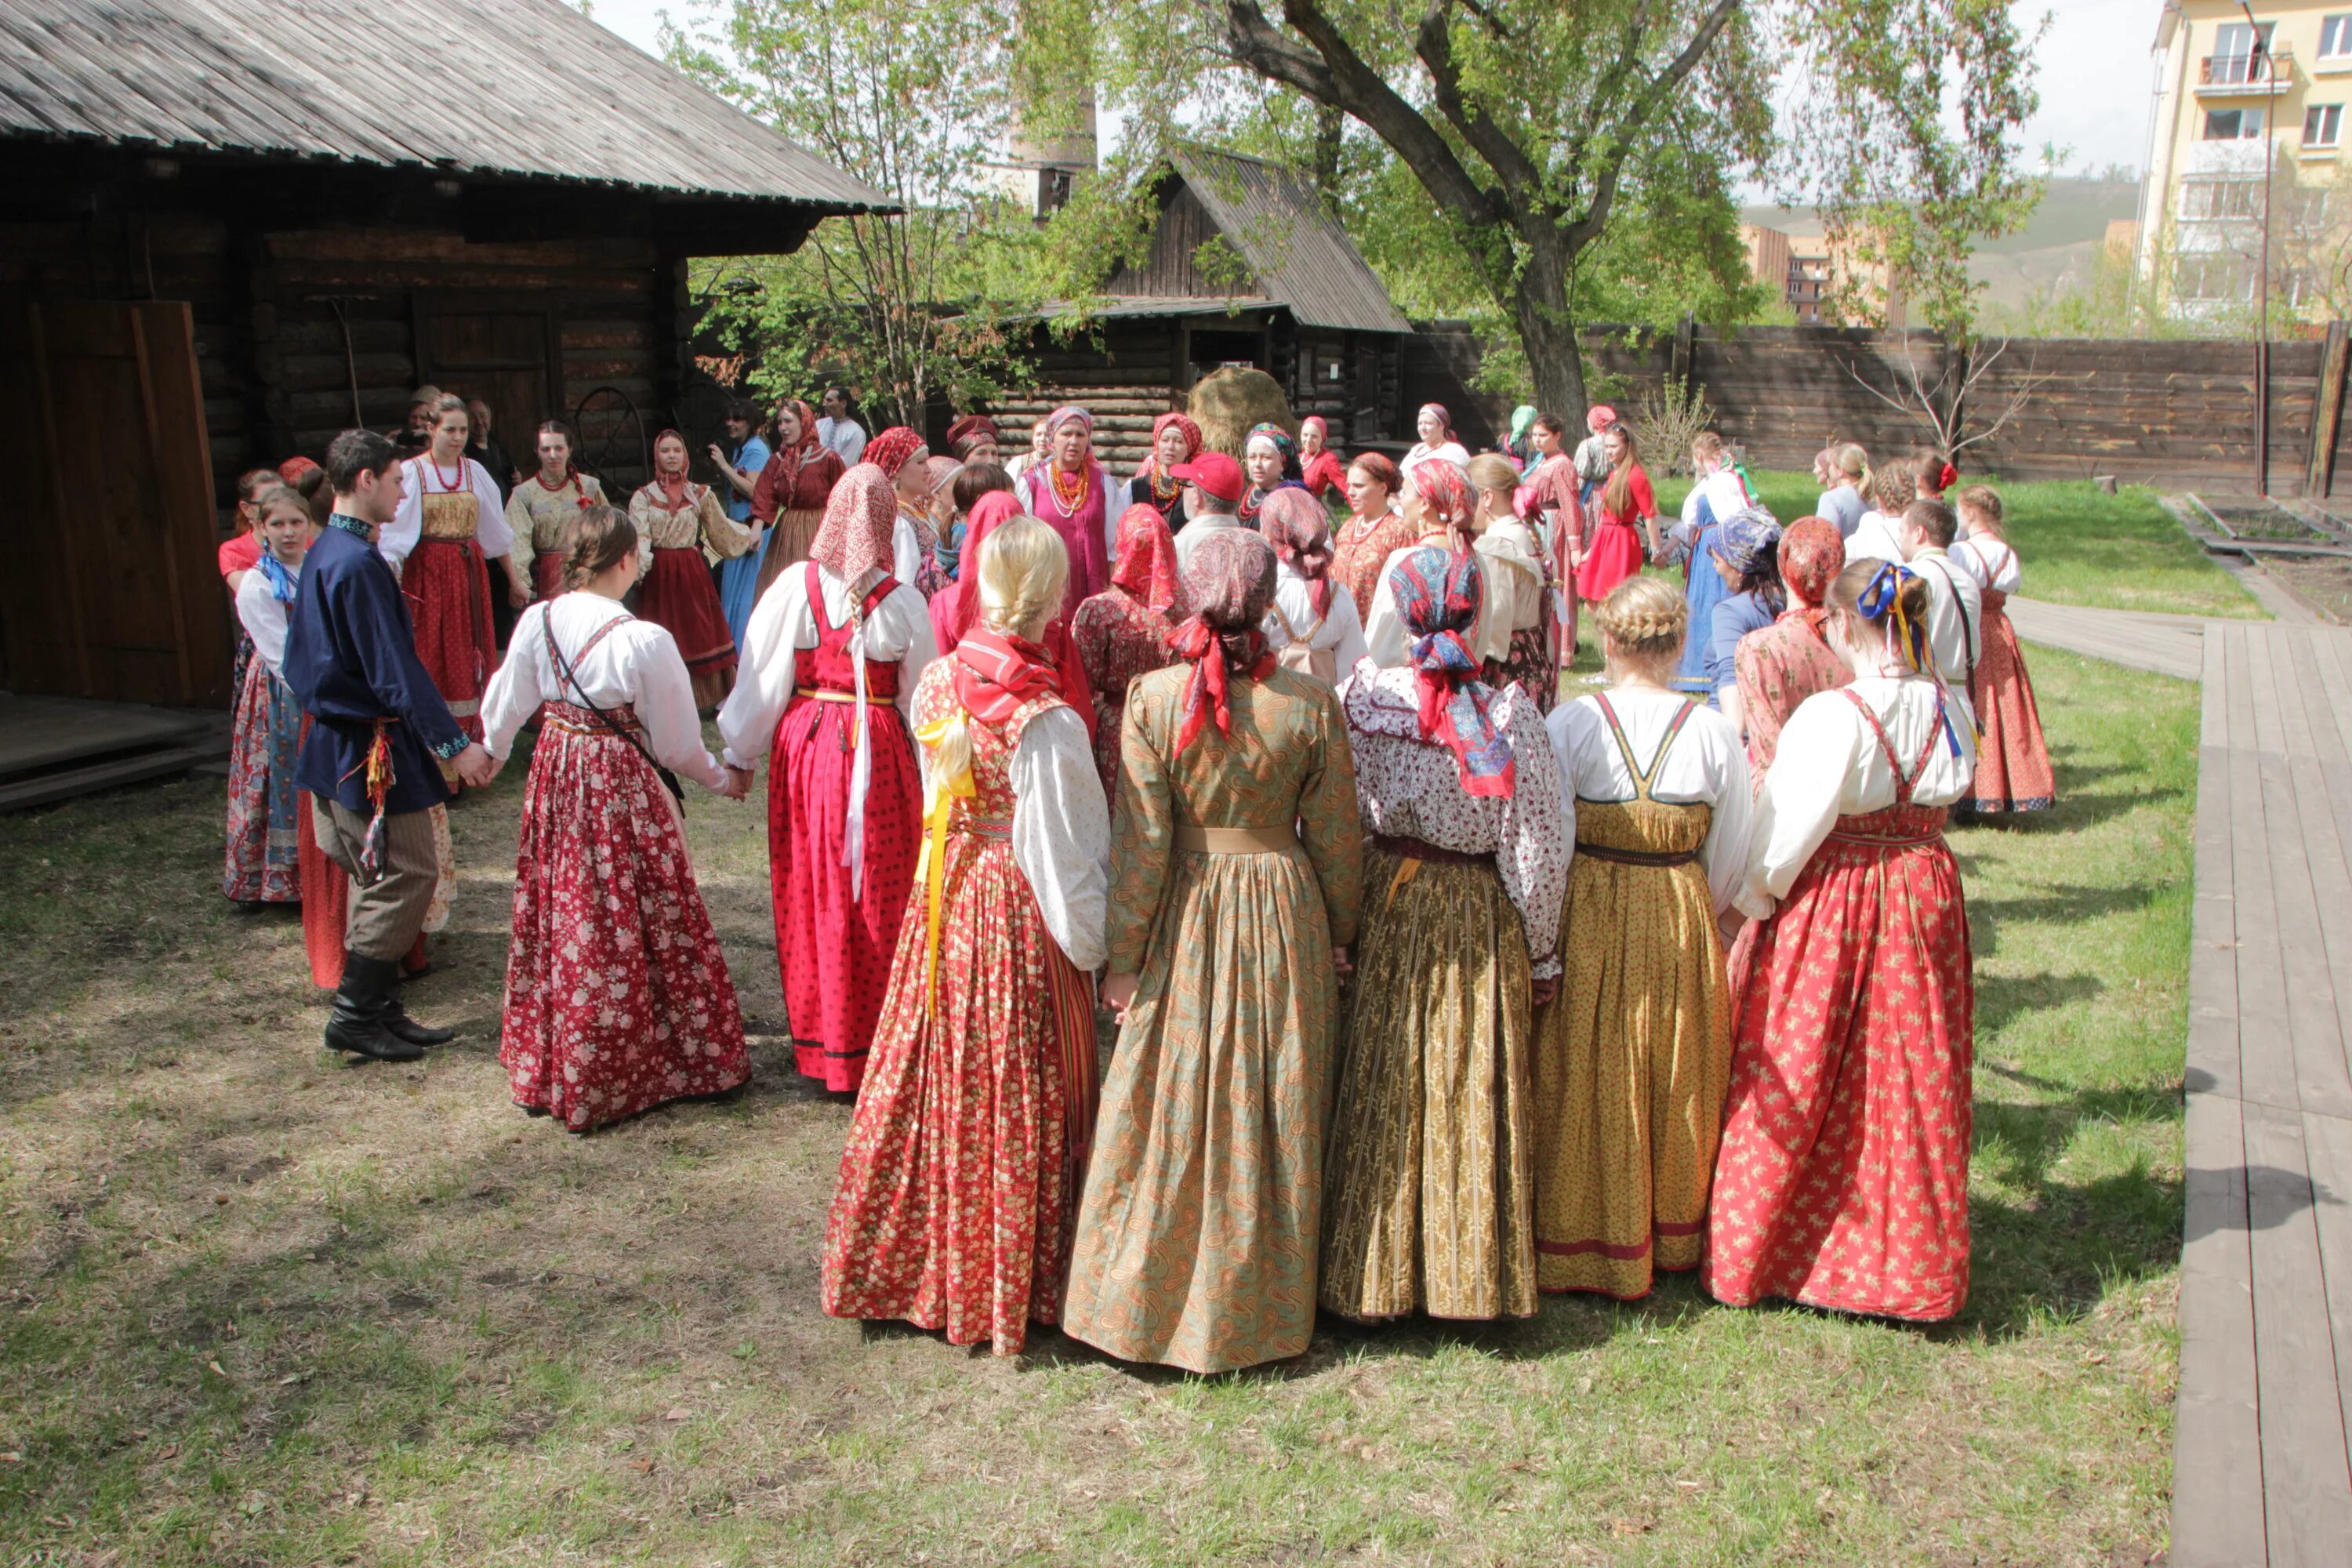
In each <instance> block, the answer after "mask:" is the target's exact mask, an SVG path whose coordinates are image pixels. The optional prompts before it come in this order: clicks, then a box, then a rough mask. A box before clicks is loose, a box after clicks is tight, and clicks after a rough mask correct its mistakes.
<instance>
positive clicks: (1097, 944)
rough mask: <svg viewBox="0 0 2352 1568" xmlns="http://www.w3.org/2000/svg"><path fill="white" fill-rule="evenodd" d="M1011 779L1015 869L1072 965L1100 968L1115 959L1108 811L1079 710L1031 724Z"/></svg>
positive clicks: (1052, 713)
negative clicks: (1111, 938)
mask: <svg viewBox="0 0 2352 1568" xmlns="http://www.w3.org/2000/svg"><path fill="white" fill-rule="evenodd" d="M926 754H927V755H928V753H926ZM1008 773H1009V776H1010V780H1011V783H1012V784H1013V864H1014V865H1016V866H1018V867H1020V868H1021V874H1022V875H1023V876H1024V877H1026V878H1028V879H1029V888H1030V890H1031V891H1032V892H1034V893H1035V894H1036V895H1037V912H1038V913H1039V914H1040V915H1043V916H1044V917H1045V930H1046V931H1048V932H1049V933H1050V934H1051V935H1052V936H1053V938H1054V940H1055V942H1059V943H1061V946H1062V951H1063V952H1066V953H1067V954H1069V958H1070V962H1071V963H1075V964H1076V965H1077V966H1078V967H1079V968H1080V969H1085V970H1096V969H1100V968H1101V967H1102V966H1103V965H1104V964H1105V963H1108V961H1109V958H1110V945H1109V931H1110V805H1109V803H1108V801H1106V800H1105V799H1104V798H1103V787H1102V774H1101V773H1099V772H1098V771H1097V769H1096V767H1095V752H1094V747H1093V745H1092V744H1091V743H1090V742H1088V741H1087V724H1086V721H1085V720H1083V719H1081V718H1079V717H1078V710H1076V709H1075V708H1070V707H1061V708H1052V709H1048V710H1046V711H1045V712H1043V713H1040V714H1038V715H1037V716H1036V717H1035V718H1034V719H1032V720H1030V721H1029V722H1028V723H1027V724H1026V725H1025V726H1024V727H1023V729H1022V731H1021V744H1020V745H1019V746H1018V747H1016V748H1015V749H1014V750H1013V765H1012V767H1011V768H1010V769H1009V770H1008Z"/></svg>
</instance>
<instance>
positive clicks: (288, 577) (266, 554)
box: [253, 544, 294, 605]
mask: <svg viewBox="0 0 2352 1568" xmlns="http://www.w3.org/2000/svg"><path fill="white" fill-rule="evenodd" d="M253 569H254V570H255V571H257V572H258V573H260V574H261V580H262V581H263V582H265V583H267V584H269V592H270V595H271V596H272V597H274V598H275V599H276V600H277V601H278V603H279V604H281V605H290V604H292V603H293V602H294V574H293V573H291V572H289V571H288V570H286V563H284V562H283V561H280V560H278V557H277V556H275V555H273V554H271V553H270V551H269V546H268V545H267V544H265V545H263V546H262V547H261V559H260V560H259V561H258V562H257V563H255V564H254V568H253Z"/></svg>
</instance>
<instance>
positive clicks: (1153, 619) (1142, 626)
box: [1070, 501, 1190, 795]
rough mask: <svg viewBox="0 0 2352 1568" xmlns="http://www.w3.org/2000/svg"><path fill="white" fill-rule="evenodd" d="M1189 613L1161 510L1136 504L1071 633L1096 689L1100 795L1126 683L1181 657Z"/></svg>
mask: <svg viewBox="0 0 2352 1568" xmlns="http://www.w3.org/2000/svg"><path fill="white" fill-rule="evenodd" d="M1189 613H1190V612H1188V611H1187V610H1186V609H1185V608H1184V584H1183V581H1182V579H1181V577H1180V576H1179V575H1178V574H1177V571H1176V541H1175V540H1174V539H1173V538H1172V537H1171V536H1170V534H1169V532H1168V524H1167V523H1166V522H1165V521H1161V519H1160V511H1159V509H1158V508H1156V507H1154V506H1153V505H1152V504H1151V503H1150V501H1138V502H1136V503H1135V504H1134V505H1132V506H1129V508H1128V509H1127V514H1126V515H1125V516H1124V517H1121V518H1120V519H1119V520H1118V564H1117V565H1115V566H1113V567H1112V568H1111V569H1110V587H1109V588H1108V589H1107V590H1106V591H1104V592H1103V593H1100V594H1097V595H1094V597H1092V598H1090V599H1088V600H1087V602H1086V603H1085V604H1083V605H1079V606H1078V616H1077V620H1076V624H1074V625H1073V626H1071V628H1070V635H1071V637H1073V638H1074V639H1075V640H1076V643H1077V647H1078V658H1080V659H1082V660H1084V661H1085V664H1086V669H1087V685H1088V686H1089V687H1090V688H1092V689H1093V691H1094V702H1095V714H1094V717H1095V724H1094V732H1095V762H1096V764H1097V767H1099V768H1100V769H1101V771H1102V781H1103V791H1104V793H1105V794H1106V795H1108V794H1109V793H1110V791H1111V790H1113V789H1114V788H1116V787H1117V781H1118V746H1119V739H1118V738H1119V732H1120V729H1121V726H1122V724H1123V723H1124V721H1125V719H1126V715H1127V688H1128V683H1129V681H1131V680H1133V679H1135V678H1136V677H1137V676H1139V675H1143V674H1146V673H1148V672H1150V671H1151V670H1155V669H1165V668H1168V667H1169V666H1170V665H1171V664H1174V663H1175V662H1176V661H1177V660H1178V659H1179V658H1181V657H1182V656H1181V655H1180V654H1178V653H1177V651H1176V627H1177V625H1178V623H1180V622H1181V621H1182V620H1183V619H1184V617H1185V616H1186V615H1188V614H1189Z"/></svg>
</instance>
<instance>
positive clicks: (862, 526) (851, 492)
mask: <svg viewBox="0 0 2352 1568" xmlns="http://www.w3.org/2000/svg"><path fill="white" fill-rule="evenodd" d="M897 523H898V491H897V489H894V488H893V487H892V485H891V483H890V476H889V475H887V474H886V473H884V472H883V471H882V470H881V469H880V468H876V467H875V466H874V465H873V464H871V463H860V464H858V465H857V466H856V468H852V469H850V470H849V472H847V473H845V474H844V475H842V476H841V479H840V481H839V482H838V483H836V484H835V486H834V487H833V494H831V495H830V496H828V497H826V498H825V502H824V521H822V522H820V523H818V524H817V529H816V538H815V539H814V540H813V541H812V542H810V544H809V559H810V560H812V561H814V562H815V563H817V564H818V565H820V566H822V567H824V569H825V570H826V571H828V572H830V573H832V574H834V575H835V576H836V577H838V578H840V579H841V581H842V583H843V584H845V585H846V586H848V587H851V588H855V587H856V586H857V584H859V583H860V582H861V581H863V580H864V578H865V576H866V574H867V573H868V572H873V571H881V572H888V571H889V570H890V566H891V549H890V531H891V529H892V528H893V527H894V526H896V525H897Z"/></svg>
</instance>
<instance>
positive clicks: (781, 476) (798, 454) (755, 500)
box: [744, 397, 847, 642]
mask: <svg viewBox="0 0 2352 1568" xmlns="http://www.w3.org/2000/svg"><path fill="white" fill-rule="evenodd" d="M769 437H770V438H769V441H768V450H769V451H770V452H771V453H772V456H771V457H770V458H768V466H767V467H766V468H761V470H760V478H759V480H758V482H757V483H755V484H754V485H753V486H752V487H751V516H752V518H753V520H754V521H757V522H758V523H759V525H760V526H761V528H765V529H772V530H773V533H772V535H771V536H770V538H769V540H768V553H767V555H766V556H765V557H764V558H763V559H762V560H761V563H760V589H759V591H760V593H761V595H763V596H764V595H766V594H767V592H768V588H769V585H770V584H772V583H774V582H775V580H776V579H777V578H779V577H781V576H782V575H783V573H784V568H785V567H787V566H797V565H799V564H800V563H802V562H803V561H805V560H807V559H808V553H809V545H810V542H812V541H813V540H814V539H815V537H816V530H817V524H818V522H819V521H821V520H822V519H823V518H824V503H825V499H826V498H827V497H829V496H831V495H832V494H833V487H834V486H835V485H837V484H839V483H840V482H841V476H842V475H843V474H844V473H845V472H846V471H847V466H846V465H845V464H844V463H843V462H842V460H841V454H840V453H838V452H835V451H832V450H830V449H828V448H827V447H825V446H824V443H823V442H821V441H819V440H818V439H817V438H816V410H815V409H814V408H811V407H810V406H809V405H807V404H805V403H803V402H802V401H801V400H800V399H799V398H797V397H788V398H786V399H785V400H784V401H783V402H782V403H780V404H778V405H776V417H775V422H774V423H773V424H772V425H771V426H769ZM750 637H751V634H750V632H749V631H748V630H747V631H746V632H745V634H744V640H745V641H746V642H749V641H750Z"/></svg>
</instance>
